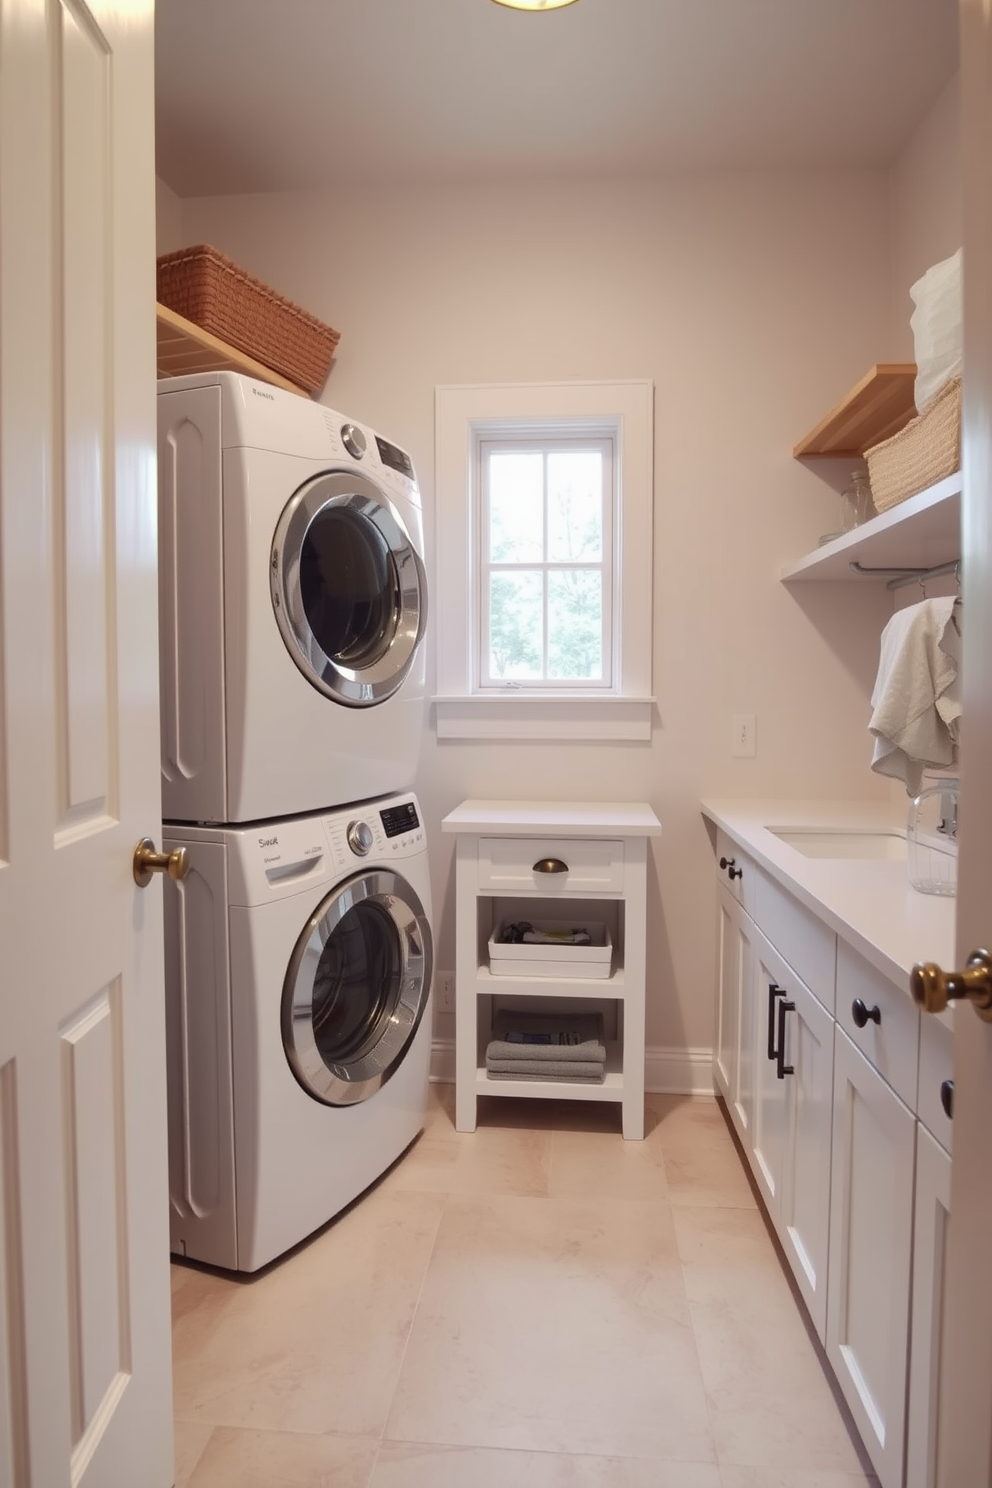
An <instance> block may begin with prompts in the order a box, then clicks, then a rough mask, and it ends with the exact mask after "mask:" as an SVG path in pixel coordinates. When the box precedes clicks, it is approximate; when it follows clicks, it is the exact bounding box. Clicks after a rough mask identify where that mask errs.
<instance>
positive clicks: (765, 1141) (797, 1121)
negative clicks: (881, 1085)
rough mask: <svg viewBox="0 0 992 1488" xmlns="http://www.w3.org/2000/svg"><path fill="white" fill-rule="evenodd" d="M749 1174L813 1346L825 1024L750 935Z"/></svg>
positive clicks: (808, 997)
mask: <svg viewBox="0 0 992 1488" xmlns="http://www.w3.org/2000/svg"><path fill="white" fill-rule="evenodd" d="M754 966H755V970H754V1004H755V1014H756V1026H755V1040H754V1048H755V1054H754V1123H753V1132H754V1148H753V1162H752V1166H753V1169H754V1174H755V1178H756V1179H757V1182H758V1186H759V1188H760V1189H761V1193H762V1197H763V1198H764V1200H765V1203H766V1205H767V1207H768V1212H769V1215H770V1217H771V1219H772V1222H773V1223H774V1225H775V1229H776V1232H777V1233H778V1237H779V1240H780V1241H781V1244H782V1249H783V1250H784V1252H785V1256H786V1259H787V1260H788V1262H789V1265H790V1266H791V1267H792V1271H793V1273H794V1275H795V1278H796V1282H797V1284H798V1286H799V1290H800V1292H801V1293H802V1297H803V1300H804V1302H805V1303H806V1306H807V1308H808V1310H809V1314H810V1317H811V1319H812V1321H813V1325H814V1327H815V1328H816V1332H817V1336H818V1337H819V1339H820V1341H821V1343H822V1342H823V1340H824V1338H825V1335H826V1320H827V1249H828V1239H829V1228H830V1145H831V1120H830V1107H831V1100H832V1076H833V1058H834V1021H833V1018H832V1017H831V1016H830V1014H829V1013H828V1012H827V1010H826V1009H825V1008H824V1007H823V1006H822V1005H821V1004H820V1003H819V1002H818V1001H817V999H816V998H815V997H814V996H813V994H812V993H811V992H810V990H809V988H808V987H807V986H806V985H805V984H804V983H803V982H801V981H800V980H799V978H798V977H797V976H796V974H795V972H794V971H793V970H792V968H791V967H790V966H788V965H787V964H786V962H785V961H783V959H782V957H781V956H780V955H779V954H778V952H777V951H776V950H775V948H774V946H772V945H771V944H770V942H769V941H768V940H767V939H766V938H765V936H764V935H762V934H761V932H760V930H758V931H756V932H755V958H754Z"/></svg>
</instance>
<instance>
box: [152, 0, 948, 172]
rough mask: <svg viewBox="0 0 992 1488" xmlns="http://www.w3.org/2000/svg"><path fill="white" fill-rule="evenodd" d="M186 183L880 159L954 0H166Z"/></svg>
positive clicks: (167, 158) (929, 86)
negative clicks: (538, 0) (556, 4)
mask: <svg viewBox="0 0 992 1488" xmlns="http://www.w3.org/2000/svg"><path fill="white" fill-rule="evenodd" d="M155 29H156V126H157V136H158V173H159V175H160V176H161V177H162V178H163V180H164V181H166V183H167V184H168V185H169V186H171V187H172V189H173V190H174V191H175V192H177V193H178V194H179V195H180V196H183V197H187V196H204V195H215V194H228V193H241V192H256V191H284V190H296V189H309V188H326V187H333V186H338V185H347V184H349V183H356V182H365V183H368V184H383V185H387V184H389V185H396V184H400V183H442V182H443V183H450V182H464V181H481V180H500V179H506V178H509V177H514V178H517V179H519V178H531V179H540V178H542V177H549V176H559V177H561V176H571V177H581V176H603V175H623V176H642V175H651V174H661V173H667V172H672V171H713V170H740V169H777V168H790V167H796V166H807V167H810V168H829V167H852V166H868V167H872V166H881V165H886V164H888V163H889V162H890V161H892V160H893V159H894V158H895V156H896V155H897V154H898V152H899V150H900V148H901V146H902V145H903V144H905V142H906V140H907V139H908V138H909V136H910V135H911V133H912V131H913V129H914V128H915V126H916V125H917V123H919V121H920V119H921V118H922V117H923V116H924V114H925V113H926V111H927V110H928V108H929V107H930V105H931V104H932V103H933V101H934V99H935V98H936V97H937V95H938V94H939V93H940V91H941V89H942V88H943V87H944V85H945V84H946V83H947V82H948V80H949V79H950V78H951V76H952V75H953V73H954V72H955V70H956V67H957V47H958V41H957V0H579V3H578V4H576V5H572V6H569V7H567V8H565V9H561V10H556V11H549V12H546V13H544V14H531V15H528V14H524V13H521V12H517V11H511V10H507V9H506V8H504V7H503V6H501V5H494V4H492V3H490V0H157V4H156V28H155Z"/></svg>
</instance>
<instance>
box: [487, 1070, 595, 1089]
mask: <svg viewBox="0 0 992 1488" xmlns="http://www.w3.org/2000/svg"><path fill="white" fill-rule="evenodd" d="M486 1079H487V1080H540V1081H541V1082H542V1083H543V1084H545V1085H602V1083H603V1075H602V1071H600V1073H599V1074H598V1075H563V1074H561V1073H560V1071H558V1070H555V1073H554V1074H553V1075H536V1074H535V1073H534V1071H533V1070H532V1069H531V1068H530V1066H528V1067H527V1069H526V1070H513V1071H507V1072H505V1073H504V1072H503V1071H502V1070H487V1071H486Z"/></svg>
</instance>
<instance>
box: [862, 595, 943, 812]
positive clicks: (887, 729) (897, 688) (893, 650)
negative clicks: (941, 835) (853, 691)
mask: <svg viewBox="0 0 992 1488" xmlns="http://www.w3.org/2000/svg"><path fill="white" fill-rule="evenodd" d="M959 615H960V606H959V605H958V604H957V601H956V600H955V599H954V598H952V597H951V596H950V595H948V596H947V597H945V598H941V599H925V600H923V601H922V603H920V604H916V605H911V606H910V607H909V608H908V609H905V610H897V611H896V613H895V614H894V615H893V616H892V619H891V620H890V621H889V623H888V624H887V625H886V627H885V629H884V630H883V631H882V644H881V655H880V658H879V663H878V677H877V678H876V680H875V690H874V692H873V693H872V695H871V705H872V710H873V711H872V715H871V722H870V723H869V725H868V728H869V731H870V732H871V734H872V735H873V737H874V740H875V750H874V755H873V757H872V762H871V767H872V769H873V770H875V771H876V772H877V774H879V775H891V776H892V777H893V778H894V779H896V780H901V781H902V782H903V784H904V785H905V787H906V790H907V791H908V793H909V794H910V795H911V796H915V795H918V794H919V791H920V788H921V785H922V781H923V770H924V768H929V769H937V770H944V769H947V768H949V767H950V766H952V765H955V764H956V763H957V752H958V720H959V719H960V717H961V699H960V691H959V682H958V672H959V669H960V662H961V633H960V628H959V622H958V616H959Z"/></svg>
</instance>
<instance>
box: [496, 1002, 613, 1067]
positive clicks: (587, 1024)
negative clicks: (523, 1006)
mask: <svg viewBox="0 0 992 1488" xmlns="http://www.w3.org/2000/svg"><path fill="white" fill-rule="evenodd" d="M490 1055H491V1056H492V1057H493V1058H495V1059H516V1060H521V1059H527V1060H541V1061H542V1062H543V1063H548V1062H550V1061H552V1060H559V1059H564V1060H576V1059H579V1060H597V1061H599V1062H600V1063H602V1061H603V1060H604V1059H605V1058H606V1043H605V1041H604V1037H603V1015H602V1013H550V1014H546V1013H511V1012H508V1011H506V1010H505V1009H501V1010H500V1011H499V1012H498V1013H497V1014H496V1017H495V1018H494V1020H493V1036H492V1039H491V1040H490V1042H489V1044H488V1046H487V1048H486V1058H487V1060H488V1058H489V1057H490Z"/></svg>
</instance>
